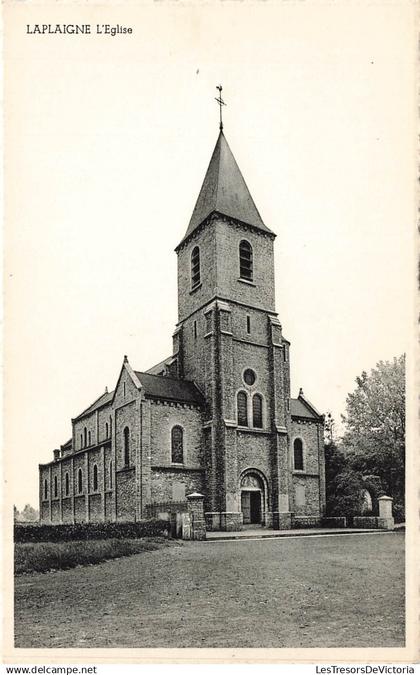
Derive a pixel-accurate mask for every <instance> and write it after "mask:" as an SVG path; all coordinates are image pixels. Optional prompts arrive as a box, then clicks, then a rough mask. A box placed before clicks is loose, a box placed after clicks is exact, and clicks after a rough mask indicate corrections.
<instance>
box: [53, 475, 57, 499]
mask: <svg viewBox="0 0 420 675" xmlns="http://www.w3.org/2000/svg"><path fill="white" fill-rule="evenodd" d="M54 497H58V478H57V476H54Z"/></svg>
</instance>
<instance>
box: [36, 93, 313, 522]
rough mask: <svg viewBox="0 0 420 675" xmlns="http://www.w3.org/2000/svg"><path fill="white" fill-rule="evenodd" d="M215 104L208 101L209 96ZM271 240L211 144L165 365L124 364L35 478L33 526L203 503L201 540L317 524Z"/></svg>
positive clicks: (143, 514) (184, 243) (137, 515)
mask: <svg viewBox="0 0 420 675" xmlns="http://www.w3.org/2000/svg"><path fill="white" fill-rule="evenodd" d="M220 91H221V89H220ZM275 236H276V235H275V234H274V232H272V230H271V229H269V228H268V227H267V225H266V224H265V223H264V222H263V220H262V218H261V216H260V214H259V212H258V209H257V207H256V206H255V204H254V201H253V199H252V197H251V194H250V192H249V190H248V188H247V185H246V183H245V181H244V178H243V176H242V174H241V171H240V169H239V167H238V165H237V163H236V161H235V158H234V156H233V154H232V151H231V149H230V147H229V145H228V142H227V140H226V137H225V135H224V132H223V124H222V121H220V133H219V136H218V138H217V142H216V146H215V148H214V151H213V154H212V156H211V159H210V164H209V166H208V169H207V173H206V175H205V177H204V181H203V184H202V187H201V190H200V193H199V195H198V199H197V202H196V205H195V208H194V211H193V214H192V216H191V220H190V222H189V225H188V228H187V231H186V232H185V234H184V236H183V238H182V239H181V241H180V243H179V244H178V246H177V248H176V254H177V256H178V323H177V325H176V328H175V332H174V334H173V351H172V354H171V356H169V357H168V358H166V359H164V360H163V361H162V362H161V363H158V364H157V365H155V366H153V367H151V368H150V369H149V370H147V371H145V372H140V371H138V370H135V368H134V367H132V365H131V364H130V363H129V361H128V359H127V357H124V361H123V364H122V367H121V371H120V374H119V377H118V380H117V383H116V386H115V389H114V390H113V391H109V392H108V391H107V390H106V391H105V393H104V394H102V395H101V396H99V398H98V399H97V400H96V401H94V402H93V403H92V404H91V405H90V406H89V407H87V408H86V409H85V410H84V411H83V412H81V413H80V414H79V415H77V416H76V417H75V418H73V419H72V421H71V422H72V436H71V439H70V440H68V441H67V442H66V443H64V444H63V445H61V446H60V448H58V449H56V450H54V459H53V461H51V462H49V463H48V464H40V465H39V501H40V517H41V521H42V522H44V523H74V522H90V521H134V520H141V519H145V518H148V517H153V516H157V515H158V514H159V513H162V512H171V511H179V510H182V508H183V505H184V504H185V501H186V495H188V494H190V493H192V492H199V493H202V494H203V495H204V508H205V517H206V527H207V529H209V530H229V531H234V530H240V529H241V528H242V527H243V526H246V525H252V526H253V527H256V526H263V527H267V528H275V529H290V528H291V527H293V526H296V525H305V524H307V525H313V524H316V523H318V522H319V520H320V518H321V517H322V516H323V515H324V511H325V468H324V439H323V416H322V415H321V414H320V413H319V412H318V411H317V410H316V408H315V407H314V406H313V405H312V404H311V403H310V402H309V401H308V399H307V398H306V396H305V395H304V393H303V391H302V389H301V390H300V391H299V394H298V396H297V398H291V396H290V343H289V342H288V340H287V339H286V338H285V337H284V335H283V330H282V325H281V323H280V321H279V318H278V315H277V313H276V310H275V300H274V239H275Z"/></svg>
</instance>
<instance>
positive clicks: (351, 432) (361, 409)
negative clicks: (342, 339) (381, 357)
mask: <svg viewBox="0 0 420 675" xmlns="http://www.w3.org/2000/svg"><path fill="white" fill-rule="evenodd" d="M356 383H357V387H356V389H355V391H354V392H353V393H351V394H349V395H348V396H347V401H346V415H343V416H342V417H343V422H344V424H345V433H344V436H343V449H344V451H345V453H346V456H347V458H348V461H349V465H350V466H351V467H352V469H353V470H356V471H359V472H361V473H362V474H374V475H377V476H379V477H380V478H381V481H382V484H383V485H384V488H385V489H386V490H387V492H388V493H389V495H390V496H391V497H393V498H394V500H395V502H396V503H398V504H403V503H404V476H405V355H402V356H399V357H395V358H394V359H393V361H391V362H389V361H379V363H377V364H376V368H373V369H372V370H371V372H370V374H369V375H368V374H367V373H366V372H365V371H364V372H363V373H362V374H361V376H360V377H358V378H356Z"/></svg>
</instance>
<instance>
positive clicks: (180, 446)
mask: <svg viewBox="0 0 420 675" xmlns="http://www.w3.org/2000/svg"><path fill="white" fill-rule="evenodd" d="M171 461H172V462H173V464H183V462H184V432H183V430H182V428H181V427H178V426H176V427H173V429H172V432H171Z"/></svg>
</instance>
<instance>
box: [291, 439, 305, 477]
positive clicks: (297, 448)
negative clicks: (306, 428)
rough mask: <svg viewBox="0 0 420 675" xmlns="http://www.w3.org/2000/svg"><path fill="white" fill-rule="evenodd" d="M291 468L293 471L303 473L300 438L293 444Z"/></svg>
mask: <svg viewBox="0 0 420 675" xmlns="http://www.w3.org/2000/svg"><path fill="white" fill-rule="evenodd" d="M293 466H294V469H295V471H303V443H302V439H301V438H295V441H294V443H293Z"/></svg>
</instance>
